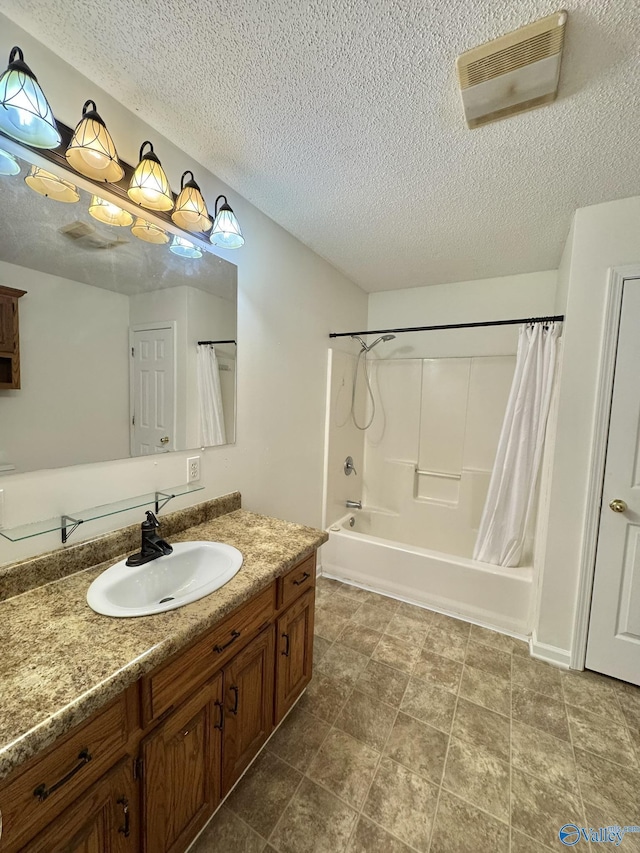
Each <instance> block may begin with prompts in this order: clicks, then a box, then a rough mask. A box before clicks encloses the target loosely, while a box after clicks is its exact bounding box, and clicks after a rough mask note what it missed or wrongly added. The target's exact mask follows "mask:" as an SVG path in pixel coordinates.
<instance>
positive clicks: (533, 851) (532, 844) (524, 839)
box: [511, 829, 559, 853]
mask: <svg viewBox="0 0 640 853" xmlns="http://www.w3.org/2000/svg"><path fill="white" fill-rule="evenodd" d="M558 843H559V842H558ZM557 846H558V845H556V847H557ZM548 850H551V848H550V847H546V846H545V845H544V844H540V842H539V841H534V840H533V838H529V836H528V835H523V834H522V833H521V832H518V831H517V830H515V829H512V830H511V853H547V851H548Z"/></svg>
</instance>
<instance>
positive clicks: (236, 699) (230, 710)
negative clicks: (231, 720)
mask: <svg viewBox="0 0 640 853" xmlns="http://www.w3.org/2000/svg"><path fill="white" fill-rule="evenodd" d="M229 690H231V692H232V693H235V702H234V705H233V708H229V713H230V714H237V713H238V697H239V694H240V691H239V690H238V688H237V686H234V687H230V688H229Z"/></svg>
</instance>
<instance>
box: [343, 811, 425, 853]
mask: <svg viewBox="0 0 640 853" xmlns="http://www.w3.org/2000/svg"><path fill="white" fill-rule="evenodd" d="M347 853H411V848H409V847H407V845H406V844H403V842H402V841H398V839H397V838H394V837H393V835H389V833H388V832H386V831H385V830H384V829H382V827H380V826H377V825H376V824H375V823H372V822H371V821H370V820H368V819H367V818H366V817H361V818H360V820H359V821H358V825H357V827H356V830H355V832H354V833H353V835H352V837H351V842H350V843H349V847H348V850H347Z"/></svg>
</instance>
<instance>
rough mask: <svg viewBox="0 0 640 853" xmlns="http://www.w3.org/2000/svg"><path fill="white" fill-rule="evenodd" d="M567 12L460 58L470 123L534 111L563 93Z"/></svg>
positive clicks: (471, 51) (472, 124) (468, 123)
mask: <svg viewBox="0 0 640 853" xmlns="http://www.w3.org/2000/svg"><path fill="white" fill-rule="evenodd" d="M566 23H567V13H566V12H556V13H555V14H554V15H549V16H548V17H546V18H541V19H540V20H539V21H535V22H534V23H533V24H527V26H526V27H521V28H520V29H519V30H515V31H514V32H512V33H508V34H507V35H506V36H501V37H500V38H497V39H494V40H493V41H490V42H487V43H486V44H483V45H481V46H480V47H474V48H473V49H472V50H467V51H466V52H465V53H463V54H462V55H461V56H459V57H458V59H457V60H456V67H457V70H458V81H459V83H460V90H461V93H462V105H463V107H464V115H465V119H466V120H467V125H468V126H469V127H471V128H473V127H480V126H481V125H483V124H487V123H488V122H490V121H497V120H498V119H501V118H506V117H507V116H511V115H515V113H521V112H524V111H525V110H532V109H534V108H535V107H540V106H542V105H543V104H548V103H550V102H551V101H554V100H555V98H556V95H557V93H558V81H559V79H560V61H561V58H562V47H563V45H564V31H565V26H566Z"/></svg>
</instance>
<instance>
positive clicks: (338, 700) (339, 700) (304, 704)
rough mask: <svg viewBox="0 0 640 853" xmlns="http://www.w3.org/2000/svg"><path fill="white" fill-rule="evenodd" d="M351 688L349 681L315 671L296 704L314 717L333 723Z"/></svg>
mask: <svg viewBox="0 0 640 853" xmlns="http://www.w3.org/2000/svg"><path fill="white" fill-rule="evenodd" d="M352 690H353V684H352V683H351V682H345V681H339V680H338V679H336V678H330V677H328V676H326V675H324V674H323V673H316V674H315V675H314V676H313V678H312V679H311V682H310V684H309V686H308V687H307V689H306V691H305V693H304V695H303V696H302V697H301V698H300V700H299V701H298V706H299V708H300V709H301V710H302V711H306V712H307V713H309V714H313V716H314V717H319V718H320V719H321V720H324V721H325V722H327V723H333V721H334V720H335V718H336V717H337V716H338V714H339V712H340V711H341V710H342V706H343V705H344V703H345V702H346V701H347V699H348V698H349V696H350V695H351V692H352Z"/></svg>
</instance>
